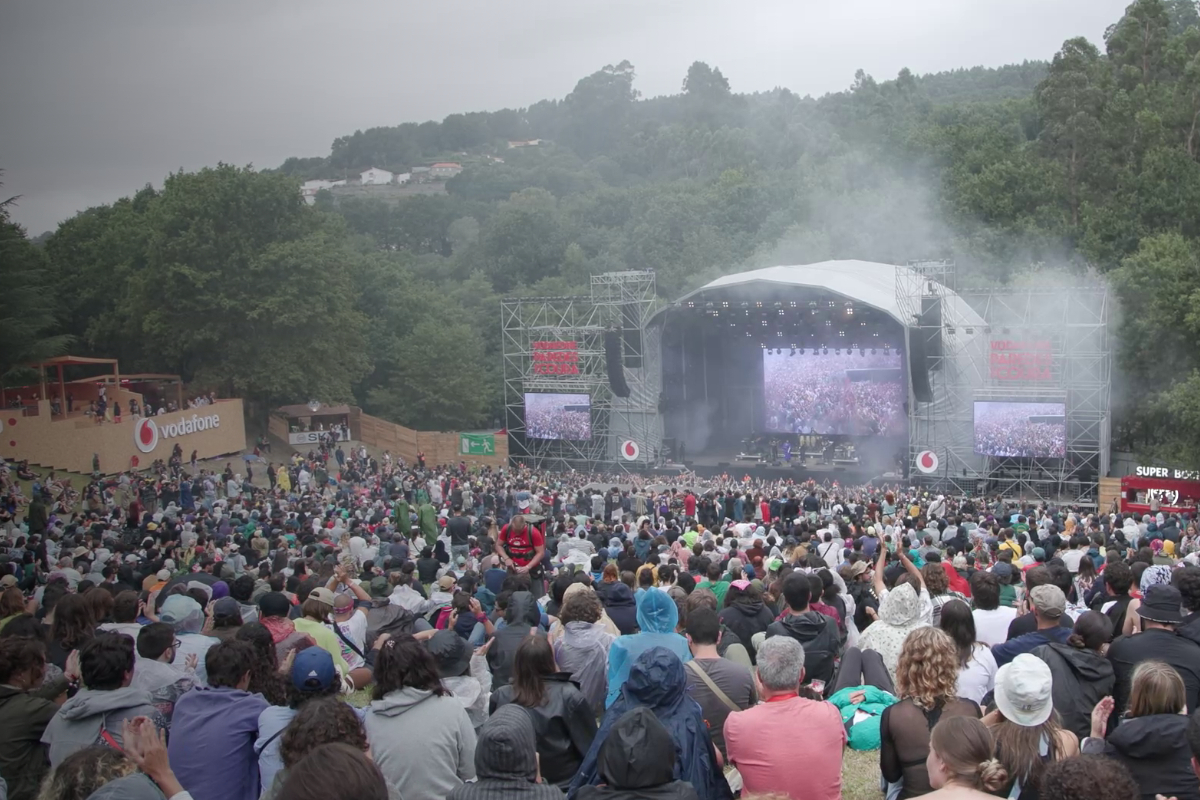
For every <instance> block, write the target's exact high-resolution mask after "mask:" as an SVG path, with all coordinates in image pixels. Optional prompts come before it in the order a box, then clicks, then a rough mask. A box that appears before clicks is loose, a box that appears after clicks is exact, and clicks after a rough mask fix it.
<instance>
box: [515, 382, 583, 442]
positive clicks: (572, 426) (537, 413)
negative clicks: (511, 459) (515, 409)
mask: <svg viewBox="0 0 1200 800" xmlns="http://www.w3.org/2000/svg"><path fill="white" fill-rule="evenodd" d="M525 436H526V438H529V439H566V440H569V441H584V440H587V439H591V438H592V399H591V398H590V397H588V396H587V395H586V394H546V393H542V392H537V393H535V392H526V393H525Z"/></svg>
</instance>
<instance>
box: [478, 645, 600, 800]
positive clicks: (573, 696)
mask: <svg viewBox="0 0 1200 800" xmlns="http://www.w3.org/2000/svg"><path fill="white" fill-rule="evenodd" d="M456 638H457V637H456ZM460 641H461V640H460ZM509 703H513V704H516V705H518V706H521V707H522V708H524V709H525V712H526V713H527V715H528V717H529V719H530V720H531V721H532V723H533V730H534V734H535V736H536V739H537V754H538V757H539V758H540V764H541V772H542V778H543V779H544V780H545V781H547V782H548V783H552V784H555V785H556V786H558V787H559V788H562V789H565V788H566V787H567V786H569V785H570V783H571V778H573V777H575V773H576V772H577V771H578V770H579V765H580V764H581V763H583V757H584V755H586V754H587V752H588V749H589V748H590V747H591V746H592V739H594V738H595V736H596V715H595V713H594V712H593V710H592V707H591V705H590V704H589V703H588V700H587V698H586V697H585V696H584V694H583V692H581V691H580V690H579V687H578V686H576V685H575V684H574V683H572V682H571V676H570V674H569V673H566V672H559V671H558V667H557V666H556V665H555V663H554V651H553V650H552V648H551V647H550V643H549V642H548V641H547V640H546V638H545V637H542V636H526V637H525V641H523V642H521V645H520V646H519V647H518V648H517V655H516V658H515V660H514V663H513V681H512V683H511V684H509V685H508V686H502V687H500V688H499V689H497V690H496V692H495V694H493V695H492V701H491V708H492V711H493V713H494V712H495V711H496V710H497V709H499V708H502V707H503V706H505V705H506V704H509ZM476 761H477V762H478V756H476Z"/></svg>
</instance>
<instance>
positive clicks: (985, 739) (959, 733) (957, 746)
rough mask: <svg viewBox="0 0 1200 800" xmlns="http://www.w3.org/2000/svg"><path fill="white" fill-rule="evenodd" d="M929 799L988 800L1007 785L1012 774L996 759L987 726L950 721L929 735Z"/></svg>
mask: <svg viewBox="0 0 1200 800" xmlns="http://www.w3.org/2000/svg"><path fill="white" fill-rule="evenodd" d="M926 767H927V769H928V771H929V784H930V785H931V786H932V787H933V788H934V789H936V790H937V791H935V792H933V793H932V794H929V795H927V796H928V797H931V798H938V797H944V798H947V800H949V798H954V800H987V799H988V798H990V797H994V796H995V792H996V790H997V789H999V788H1001V787H1003V786H1004V785H1006V784H1007V783H1008V782H1009V781H1008V773H1006V772H1005V771H1004V767H1003V766H1002V765H1001V764H1000V762H999V761H998V760H997V759H996V757H995V745H994V743H993V741H992V734H991V733H990V732H989V731H988V729H987V726H986V725H984V724H983V723H982V722H980V721H979V720H977V719H974V718H972V717H947V718H946V719H944V720H942V721H941V722H939V723H938V724H937V725H935V726H934V728H933V731H932V732H930V734H929V758H928V759H927V763H926Z"/></svg>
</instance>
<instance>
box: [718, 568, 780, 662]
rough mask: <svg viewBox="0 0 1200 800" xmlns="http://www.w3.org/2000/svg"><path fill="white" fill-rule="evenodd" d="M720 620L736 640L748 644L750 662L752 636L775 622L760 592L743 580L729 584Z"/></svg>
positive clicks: (752, 646) (752, 653)
mask: <svg viewBox="0 0 1200 800" xmlns="http://www.w3.org/2000/svg"><path fill="white" fill-rule="evenodd" d="M793 574H795V573H793ZM720 618H721V624H722V625H724V626H725V627H727V628H729V630H731V631H733V632H734V633H736V634H737V637H738V639H740V640H741V641H742V642H749V643H750V648H749V650H750V660H751V662H753V661H754V644H753V643H754V635H755V634H760V633H765V632H766V631H767V629H768V626H770V625H771V624H772V623H773V622H774V621H775V615H774V614H772V613H771V610H770V609H769V608H767V607H766V606H765V605H763V600H762V591H761V590H760V589H758V588H757V587H755V586H754V585H753V584H751V583H750V581H748V580H744V579H743V580H739V581H734V582H733V583H731V584H729V591H728V592H727V593H726V595H725V608H724V609H722V610H721V613H720Z"/></svg>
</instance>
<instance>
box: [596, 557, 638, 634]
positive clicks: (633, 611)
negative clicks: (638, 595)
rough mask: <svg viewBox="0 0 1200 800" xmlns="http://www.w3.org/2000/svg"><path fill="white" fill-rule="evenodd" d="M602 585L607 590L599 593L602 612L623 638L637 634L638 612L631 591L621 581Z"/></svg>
mask: <svg viewBox="0 0 1200 800" xmlns="http://www.w3.org/2000/svg"><path fill="white" fill-rule="evenodd" d="M614 569H615V567H614ZM602 585H603V586H606V587H607V588H606V589H605V590H604V591H603V592H601V593H600V599H601V600H603V601H604V611H605V613H606V614H607V615H608V617H609V619H611V620H612V621H613V624H614V625H616V626H617V630H619V631H620V632H621V634H622V635H623V636H628V635H630V634H634V633H637V630H638V619H637V615H638V610H637V601H636V600H635V599H634V596H633V590H632V589H630V588H629V587H628V586H626V585H625V584H624V583H622V582H621V581H617V582H615V583H608V584H602Z"/></svg>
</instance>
